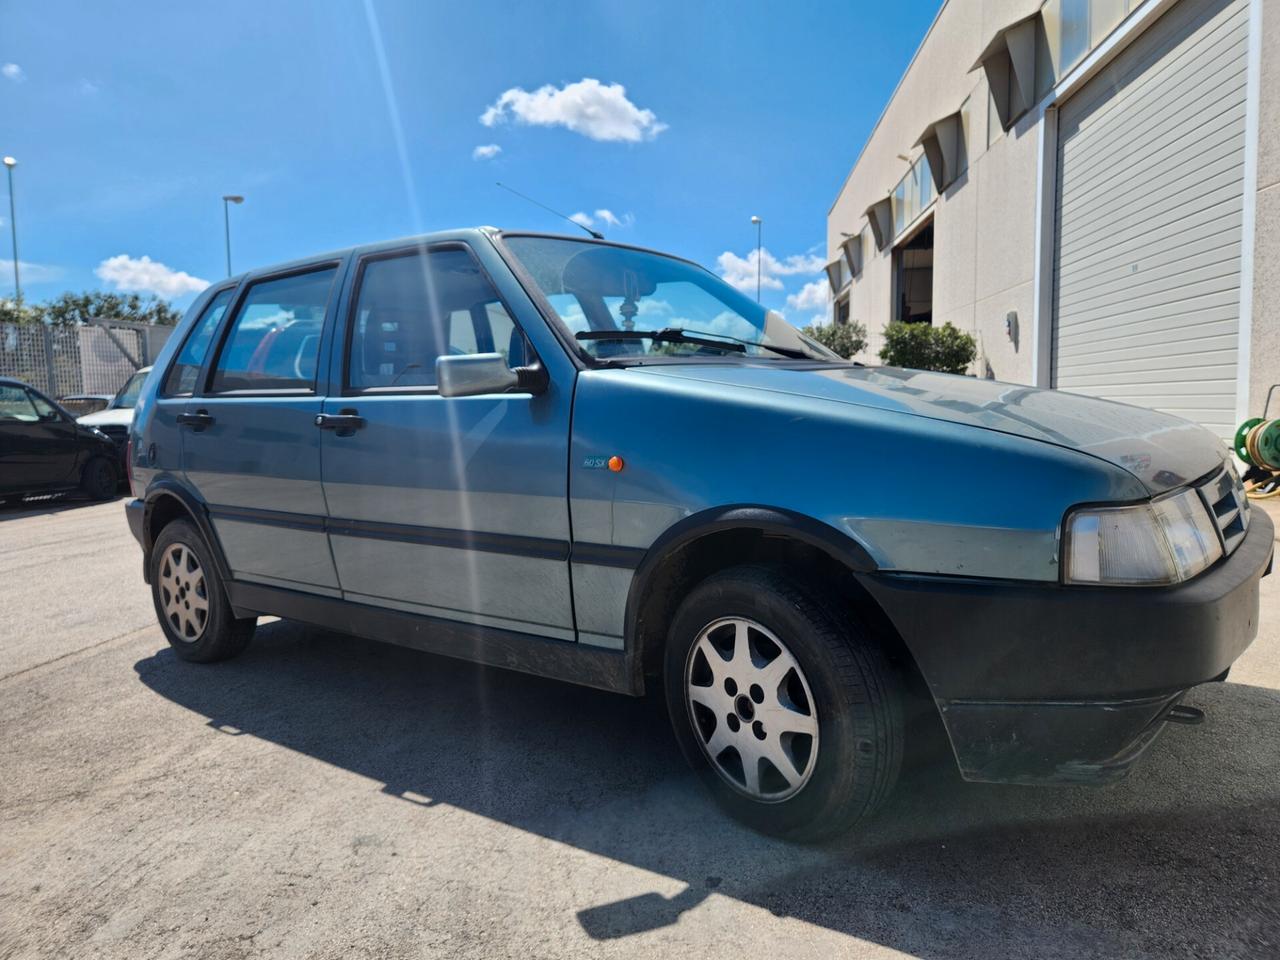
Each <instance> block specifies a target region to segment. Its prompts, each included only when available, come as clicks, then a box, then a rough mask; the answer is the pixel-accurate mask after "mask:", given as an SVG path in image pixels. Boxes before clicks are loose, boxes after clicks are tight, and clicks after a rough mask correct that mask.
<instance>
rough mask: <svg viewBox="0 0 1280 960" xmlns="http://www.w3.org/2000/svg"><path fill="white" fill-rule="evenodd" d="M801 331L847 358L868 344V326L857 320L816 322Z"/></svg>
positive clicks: (859, 351)
mask: <svg viewBox="0 0 1280 960" xmlns="http://www.w3.org/2000/svg"><path fill="white" fill-rule="evenodd" d="M800 332H801V333H803V334H804V335H805V336H806V337H809V338H811V339H813V340H817V341H818V342H819V343H820V344H822V345H823V346H824V347H826V348H827V349H828V350H830V351H832V352H833V353H836V354H839V355H840V356H842V357H844V359H846V360H848V359H849V358H850V357H852V356H853V355H854V354H856V353H861V352H862V351H863V350H865V349H866V346H867V328H866V327H864V326H863V325H862V324H860V323H858V322H857V321H856V320H850V321H849V322H848V323H819V324H814V325H812V326H808V327H805V328H804V329H803V330H801V331H800Z"/></svg>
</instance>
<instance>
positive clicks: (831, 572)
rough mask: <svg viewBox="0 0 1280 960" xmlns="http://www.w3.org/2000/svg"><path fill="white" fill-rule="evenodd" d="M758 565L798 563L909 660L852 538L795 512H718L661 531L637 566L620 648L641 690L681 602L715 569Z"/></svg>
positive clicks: (739, 507)
mask: <svg viewBox="0 0 1280 960" xmlns="http://www.w3.org/2000/svg"><path fill="white" fill-rule="evenodd" d="M761 560H765V561H767V560H777V561H785V562H798V563H802V564H804V565H805V569H806V570H807V571H808V573H809V575H810V576H816V577H817V579H818V580H819V582H821V583H822V584H823V585H824V586H828V587H830V588H832V592H833V593H834V595H835V596H836V597H838V598H844V599H847V600H848V601H850V602H852V603H854V604H856V606H857V608H858V609H859V611H860V612H862V613H863V614H864V615H866V616H869V617H870V618H871V619H872V620H873V621H875V622H874V624H873V625H874V626H875V627H876V628H877V632H880V633H884V634H885V635H886V636H887V637H890V636H891V638H892V642H893V643H895V644H896V645H898V646H900V647H901V651H902V653H903V654H905V656H907V657H908V658H910V659H911V667H912V669H915V670H917V672H918V668H917V667H916V666H915V662H914V658H913V657H911V654H910V651H909V650H907V648H906V646H905V644H903V643H902V639H901V637H900V635H899V634H898V631H897V629H896V628H895V627H894V626H893V624H892V622H891V621H890V620H889V618H888V616H887V615H886V614H885V612H884V610H883V609H882V608H881V606H880V604H879V603H877V602H876V600H875V599H874V598H873V597H872V596H871V594H870V593H869V592H867V590H866V589H865V588H864V587H863V586H862V584H861V582H860V581H859V580H858V578H857V575H858V574H868V573H873V572H874V571H875V570H876V569H877V567H876V563H875V560H874V559H873V558H872V556H871V553H870V552H869V551H868V550H867V548H866V547H865V546H863V545H862V544H861V543H859V542H858V541H857V540H856V539H855V538H854V537H852V536H850V535H849V534H847V533H844V532H842V531H840V530H837V529H836V528H835V527H833V526H831V525H830V524H828V523H824V522H822V521H820V520H817V519H814V518H813V517H810V516H806V515H804V514H800V513H796V512H795V511H791V510H786V509H781V508H777V507H769V506H761V505H755V504H735V505H730V506H723V507H715V508H712V509H710V510H705V511H701V512H699V513H695V514H692V515H690V516H688V517H685V518H684V519H683V520H680V521H679V522H678V523H676V524H674V525H672V526H671V527H669V528H668V529H667V530H666V531H664V532H663V533H662V534H661V535H660V536H659V537H658V538H657V539H656V540H655V541H654V542H653V544H652V545H651V546H650V547H649V549H648V550H647V551H646V552H645V555H644V558H643V559H642V560H641V561H640V564H639V565H638V566H637V567H636V572H635V575H634V576H633V577H632V581H631V588H630V590H629V591H628V594H627V604H626V615H625V616H626V619H625V630H626V633H625V649H626V651H627V656H628V658H629V660H630V663H629V667H630V669H631V672H632V675H633V677H634V679H635V684H636V686H637V687H638V688H642V687H643V684H644V680H645V678H646V677H651V676H655V675H656V674H657V673H658V672H660V665H661V660H662V650H663V648H664V646H665V644H666V630H667V626H668V624H669V623H670V619H671V616H672V614H674V612H675V609H676V607H677V606H678V605H679V603H680V601H681V599H682V598H683V596H684V595H685V594H687V593H688V591H689V590H690V589H692V587H694V586H695V585H696V584H697V583H699V582H701V581H702V580H703V579H705V578H706V577H707V576H710V575H711V574H712V573H714V572H716V571H717V570H722V569H725V568H727V567H730V566H736V565H737V564H740V563H747V562H751V561H761Z"/></svg>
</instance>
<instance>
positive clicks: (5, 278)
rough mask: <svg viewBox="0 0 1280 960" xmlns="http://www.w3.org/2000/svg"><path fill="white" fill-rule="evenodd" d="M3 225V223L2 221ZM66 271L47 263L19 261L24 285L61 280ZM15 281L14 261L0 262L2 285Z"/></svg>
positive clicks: (19, 272)
mask: <svg viewBox="0 0 1280 960" xmlns="http://www.w3.org/2000/svg"><path fill="white" fill-rule="evenodd" d="M0 223H3V221H0ZM64 272H65V271H64V270H63V269H62V268H61V267H54V266H51V265H49V264H47V263H28V262H27V261H26V260H19V261H18V279H19V280H21V281H22V283H23V284H27V283H48V282H49V281H50V280H57V279H59V278H60V277H61V276H62V275H63V273H64ZM12 279H13V260H0V283H8V282H10V281H11V280H12Z"/></svg>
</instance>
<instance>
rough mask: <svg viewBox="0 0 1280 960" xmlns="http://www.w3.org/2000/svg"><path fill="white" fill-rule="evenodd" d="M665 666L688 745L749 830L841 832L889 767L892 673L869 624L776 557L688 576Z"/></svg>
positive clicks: (897, 689)
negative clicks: (698, 577)
mask: <svg viewBox="0 0 1280 960" xmlns="http://www.w3.org/2000/svg"><path fill="white" fill-rule="evenodd" d="M664 674H665V676H664V683H665V687H666V694H667V709H668V712H669V714H670V717H671V723H672V726H673V728H674V730H675V734H676V738H677V740H678V741H679V743H680V747H681V749H682V751H683V752H684V754H685V757H686V759H688V760H689V762H690V763H691V764H692V765H693V767H694V769H695V770H697V771H698V773H699V774H700V776H701V777H702V779H703V781H704V782H705V783H706V784H707V786H708V787H709V788H710V789H711V791H712V793H713V794H714V795H715V797H716V799H717V801H718V802H719V803H720V804H721V805H722V806H723V807H724V808H725V809H726V810H727V811H728V812H729V813H730V814H731V815H732V816H734V817H735V818H737V819H739V820H741V821H743V822H744V823H746V824H748V825H749V826H751V827H753V828H755V829H756V830H759V831H761V832H763V833H769V834H773V835H776V836H781V837H785V838H787V839H790V840H798V841H812V840H818V839H822V838H824V837H829V836H832V835H834V834H838V833H842V832H844V831H846V830H848V829H849V828H850V827H852V826H853V825H854V824H856V823H857V822H858V821H859V820H862V819H863V818H865V817H867V816H869V815H870V814H871V813H873V812H874V811H875V810H876V809H877V807H879V806H880V804H881V803H883V802H884V800H885V798H886V797H887V796H888V795H889V793H890V792H891V791H892V789H893V786H894V784H895V782H896V781H897V778H898V773H899V771H900V769H901V766H902V745H903V739H904V721H903V699H904V693H903V687H902V683H901V679H900V677H899V676H898V674H897V672H896V671H895V670H894V668H893V667H892V666H891V664H890V663H889V661H888V659H887V658H886V657H885V655H884V652H883V650H882V649H881V646H880V645H879V643H878V642H877V640H876V638H875V636H874V634H873V633H872V632H871V631H870V630H869V629H868V628H867V627H866V626H865V625H864V624H862V623H860V622H858V621H857V620H856V619H855V618H853V617H852V616H851V615H844V614H841V613H837V612H836V611H835V610H834V609H833V608H832V607H831V606H830V605H829V604H827V603H826V602H824V600H823V598H822V597H821V595H820V594H818V593H816V592H814V591H812V590H810V589H808V588H807V587H805V586H803V585H802V584H801V583H799V582H798V581H797V580H796V579H794V578H793V577H791V576H789V575H788V574H786V573H784V572H783V571H782V570H780V569H777V568H774V567H768V566H754V565H753V566H741V567H734V568H732V569H729V570H725V571H722V572H721V573H717V574H715V575H713V576H711V577H709V578H708V579H707V580H704V581H703V582H702V583H700V584H699V585H698V586H697V587H695V588H694V589H693V591H692V592H691V593H690V594H689V596H688V597H686V598H685V600H684V602H683V603H682V604H681V605H680V608H679V610H678V611H677V612H676V615H675V618H674V619H673V621H672V624H671V630H670V634H669V636H668V640H667V647H666V659H665V669H664Z"/></svg>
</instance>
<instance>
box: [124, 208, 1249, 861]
mask: <svg viewBox="0 0 1280 960" xmlns="http://www.w3.org/2000/svg"><path fill="white" fill-rule="evenodd" d="M918 462H927V463H928V468H929V471H930V473H931V474H934V475H941V476H946V477H948V478H950V480H949V482H948V483H947V484H944V485H931V486H929V487H928V488H927V490H926V489H922V487H921V486H920V485H919V484H918V483H915V482H912V481H911V480H910V478H909V477H907V476H905V475H904V470H903V468H902V465H903V464H908V463H918ZM129 466H130V471H131V477H132V483H133V489H134V491H135V496H136V499H134V500H133V501H132V502H130V503H129V505H128V511H127V512H128V517H129V523H130V525H131V527H132V529H133V532H134V534H135V536H136V537H137V539H138V542H139V543H140V544H141V545H142V549H143V553H144V558H145V559H144V568H143V569H144V576H145V577H146V579H147V581H148V583H149V584H150V585H151V589H152V592H153V595H154V598H155V608H156V613H157V615H158V617H159V620H160V624H161V626H162V627H163V629H164V632H165V634H166V636H167V637H168V639H169V642H170V643H171V644H172V646H173V649H174V650H175V651H176V653H177V654H178V656H180V657H182V658H183V659H186V660H193V661H202V662H203V661H213V660H220V659H223V658H226V657H231V656H234V655H235V654H237V653H239V652H240V651H241V650H242V649H244V647H245V645H246V644H247V643H248V642H249V639H250V637H251V636H252V634H253V630H254V624H255V622H256V618H257V617H259V616H262V615H277V616H281V617H286V618H291V619H294V620H298V621H302V622H305V623H312V624H320V625H324V626H325V627H329V628H335V629H339V630H342V631H345V632H348V633H351V634H355V635H359V636H362V637H369V638H374V639H378V640H385V641H390V642H392V643H399V644H405V645H408V646H411V647H416V648H418V649H420V650H425V651H429V652H432V653H441V654H448V655H451V656H456V657H465V658H468V659H472V660H477V661H480V662H483V663H486V664H492V665H496V666H501V667H508V668H511V669H515V670H523V671H527V672H530V673H536V674H541V675H543V676H549V677H556V678H559V679H562V680H568V681H571V682H575V683H582V684H588V685H591V686H594V687H600V688H603V689H606V690H614V691H617V692H620V693H625V694H631V695H639V694H641V693H643V692H644V690H645V689H646V686H647V685H649V684H651V683H658V684H661V686H662V687H663V689H664V691H665V694H666V700H667V704H668V707H669V712H670V717H671V722H672V725H673V726H674V728H675V734H676V737H677V738H678V740H679V742H680V744H681V746H682V748H683V750H684V753H685V754H686V756H687V757H688V759H689V761H690V763H691V764H692V765H693V766H694V767H695V768H696V769H697V770H698V771H699V772H700V773H701V775H702V777H703V779H704V780H705V781H706V783H707V785H708V786H709V787H710V789H711V790H712V791H713V792H714V793H715V795H716V796H717V798H718V799H719V800H720V802H721V803H723V805H724V806H725V807H726V808H727V809H728V810H729V811H730V812H731V813H732V814H733V815H735V816H737V817H739V818H741V819H742V820H744V821H746V822H748V823H750V824H751V825H753V826H755V827H757V828H759V829H761V830H765V831H768V832H771V833H776V834H779V835H783V836H787V837H791V838H797V839H812V838H816V837H820V836H823V835H827V834H831V833H834V832H836V831H840V830H843V829H846V828H848V827H849V826H850V825H852V824H854V823H855V822H856V821H858V820H859V819H860V818H862V817H864V816H866V815H867V814H869V813H870V812H871V811H873V810H874V809H875V808H876V807H877V806H878V805H879V804H881V803H882V802H883V801H884V800H885V799H886V797H888V796H889V794H890V792H891V790H892V788H893V785H894V782H895V780H896V778H897V776H898V772H899V768H900V766H901V762H902V755H903V750H904V747H905V746H906V739H907V731H908V729H909V725H908V724H907V722H906V721H907V718H909V717H911V716H915V715H916V714H917V712H918V711H920V710H925V711H935V712H936V714H937V716H938V717H940V719H941V724H942V726H943V727H944V728H945V730H946V733H947V736H948V738H949V741H950V744H951V747H952V750H953V752H954V755H955V760H956V762H957V764H958V765H959V769H960V772H961V774H962V775H963V776H964V777H965V778H966V779H969V780H983V781H1003V782H1015V783H1064V782H1066V783H1104V782H1107V781H1111V780H1114V779H1116V778H1118V777H1121V776H1123V775H1124V774H1125V772H1126V771H1127V770H1128V769H1129V767H1130V765H1131V764H1132V763H1133V762H1134V761H1135V760H1136V759H1137V758H1138V756H1139V755H1140V754H1141V753H1142V752H1143V751H1144V750H1145V749H1146V748H1147V747H1148V746H1150V745H1151V743H1152V741H1153V740H1155V738H1156V736H1157V735H1158V734H1159V733H1160V731H1161V730H1162V729H1163V728H1164V726H1165V725H1166V723H1168V722H1170V721H1180V722H1191V721H1194V720H1196V719H1198V718H1199V716H1200V714H1199V711H1196V710H1194V709H1193V708H1190V707H1187V706H1182V705H1181V700H1182V698H1183V696H1184V695H1185V694H1186V692H1187V691H1188V689H1189V688H1191V687H1193V686H1195V685H1196V684H1199V683H1204V682H1206V681H1210V680H1219V679H1222V678H1223V677H1225V676H1226V673H1227V670H1228V669H1229V667H1230V666H1231V664H1232V661H1234V660H1235V659H1236V658H1237V657H1238V656H1239V655H1240V654H1241V652H1242V651H1243V650H1244V649H1245V647H1246V646H1247V645H1248V644H1249V642H1250V641H1251V640H1252V638H1253V637H1254V635H1255V633H1256V632H1257V626H1258V624H1257V618H1258V582H1259V579H1260V578H1261V577H1262V576H1263V575H1264V574H1265V573H1266V572H1269V569H1270V563H1271V554H1272V524H1271V522H1270V521H1269V520H1268V518H1267V517H1266V516H1265V515H1263V514H1261V513H1260V512H1259V513H1254V514H1250V511H1249V504H1248V501H1247V500H1246V499H1245V497H1244V495H1243V492H1242V489H1241V485H1240V482H1239V480H1238V479H1237V477H1236V473H1235V470H1234V468H1233V466H1232V463H1231V461H1230V459H1229V457H1228V453H1227V450H1226V448H1225V446H1224V445H1223V444H1222V443H1221V442H1219V440H1218V439H1217V438H1215V437H1214V436H1212V435H1211V434H1210V433H1208V432H1207V431H1205V430H1204V429H1202V428H1200V427H1198V426H1195V425H1193V424H1191V423H1188V422H1185V421H1183V420H1180V419H1178V418H1176V417H1172V416H1168V415H1166V414H1161V413H1153V412H1151V411H1148V410H1141V409H1136V408H1133V407H1128V406H1123V405H1119V404H1115V403H1110V402H1106V401H1102V400H1096V399H1091V398H1087V397H1081V396H1074V395H1069V394H1063V393H1055V392H1053V391H1047V390H1037V389H1033V388H1029V387H1025V386H1018V385H1014V384H1005V383H996V382H992V381H986V380H975V379H972V378H966V377H956V376H945V375H940V374H934V373H922V372H918V371H911V370H899V369H891V368H874V367H864V366H861V365H859V364H856V363H849V362H847V361H844V360H841V359H840V358H838V357H836V356H835V355H833V354H832V353H830V352H829V351H827V350H826V349H824V348H823V347H821V346H820V345H818V344H816V343H814V342H813V341H811V340H809V339H807V338H806V337H805V336H803V335H802V334H801V333H799V332H798V331H797V330H796V329H794V328H793V327H791V326H790V325H789V324H787V323H786V322H785V321H784V320H783V319H782V318H780V317H779V316H777V315H776V314H771V313H769V312H767V311H765V310H764V309H763V308H761V307H760V306H758V305H757V304H756V303H755V302H753V301H752V300H751V299H749V298H747V297H744V296H743V295H742V294H740V293H738V292H737V291H736V290H734V289H732V288H731V287H729V286H727V285H726V284H724V283H723V282H721V281H720V280H719V279H717V278H716V277H715V276H713V275H712V274H710V273H708V272H707V271H705V270H703V269H701V268H700V267H698V266H696V265H694V264H692V263H689V262H687V261H684V260H680V259H677V258H674V257H670V256H664V255H661V254H658V253H653V252H649V251H645V250H639V249H636V248H633V247H627V246H621V245H617V244H609V243H603V242H593V241H584V240H579V239H571V238H567V237H558V236H548V235H535V234H528V233H510V232H500V231H497V230H493V229H488V228H482V229H474V230H459V231H453V232H447V233H439V234H432V235H430V236H425V237H420V238H414V239H411V240H402V241H395V242H391V243H385V244H380V245H376V246H369V247H359V248H356V249H353V250H346V251H341V252H338V253H333V254H328V255H325V256H320V257H315V258H312V259H308V260H304V261H299V262H297V263H291V264H287V265H285V266H281V267H276V268H272V269H269V270H261V271H256V272H253V273H249V274H246V275H244V276H242V277H239V278H237V279H233V280H228V281H227V282H225V283H222V284H218V285H216V286H214V287H211V288H210V289H209V290H207V291H206V292H205V293H204V294H203V295H202V296H201V298H200V299H199V300H198V302H196V303H195V304H194V305H193V307H192V308H191V310H190V313H189V315H188V316H187V318H186V319H185V320H184V321H183V324H182V326H181V327H180V329H179V330H178V332H177V334H176V335H175V336H174V337H173V338H172V339H171V340H170V341H169V346H168V347H167V349H166V351H165V353H164V355H162V356H161V357H160V359H159V361H158V362H157V364H156V369H155V372H154V374H153V375H152V376H151V377H150V379H149V380H148V382H147V384H146V387H145V389H144V391H143V395H142V398H141V401H140V403H139V405H138V410H137V415H136V417H135V419H134V422H133V427H132V432H131V437H130V452H129ZM910 729H913V730H914V729H916V725H910Z"/></svg>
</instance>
